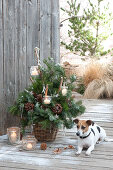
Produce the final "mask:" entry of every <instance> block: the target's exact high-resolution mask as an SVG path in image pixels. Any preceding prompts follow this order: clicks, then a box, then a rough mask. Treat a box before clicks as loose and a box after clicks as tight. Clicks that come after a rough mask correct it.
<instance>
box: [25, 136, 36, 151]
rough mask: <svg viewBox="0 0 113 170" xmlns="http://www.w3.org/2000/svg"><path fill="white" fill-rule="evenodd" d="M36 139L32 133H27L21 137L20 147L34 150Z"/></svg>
mask: <svg viewBox="0 0 113 170" xmlns="http://www.w3.org/2000/svg"><path fill="white" fill-rule="evenodd" d="M36 143H37V140H36V138H35V137H34V136H33V135H27V136H25V137H23V138H22V147H23V149H25V150H27V151H31V150H35V148H36Z"/></svg>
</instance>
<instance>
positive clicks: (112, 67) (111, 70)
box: [105, 64, 113, 81]
mask: <svg viewBox="0 0 113 170" xmlns="http://www.w3.org/2000/svg"><path fill="white" fill-rule="evenodd" d="M105 75H107V76H108V77H109V78H110V79H111V80H112V81H113V64H108V65H107V66H106V71H105Z"/></svg>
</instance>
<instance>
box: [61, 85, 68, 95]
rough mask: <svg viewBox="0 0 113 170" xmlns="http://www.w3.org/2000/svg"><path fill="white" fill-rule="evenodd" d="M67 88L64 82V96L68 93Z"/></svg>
mask: <svg viewBox="0 0 113 170" xmlns="http://www.w3.org/2000/svg"><path fill="white" fill-rule="evenodd" d="M67 89H68V87H67V86H66V85H65V83H64V85H63V86H62V95H63V96H66V94H67Z"/></svg>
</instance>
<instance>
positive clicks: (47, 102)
mask: <svg viewBox="0 0 113 170" xmlns="http://www.w3.org/2000/svg"><path fill="white" fill-rule="evenodd" d="M43 102H44V104H50V103H51V96H44V98H43Z"/></svg>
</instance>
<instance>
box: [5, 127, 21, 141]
mask: <svg viewBox="0 0 113 170" xmlns="http://www.w3.org/2000/svg"><path fill="white" fill-rule="evenodd" d="M7 135H8V139H9V142H10V143H11V144H18V143H19V141H20V128H19V127H10V128H7Z"/></svg>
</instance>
